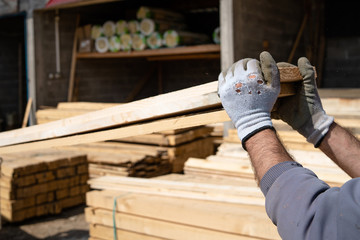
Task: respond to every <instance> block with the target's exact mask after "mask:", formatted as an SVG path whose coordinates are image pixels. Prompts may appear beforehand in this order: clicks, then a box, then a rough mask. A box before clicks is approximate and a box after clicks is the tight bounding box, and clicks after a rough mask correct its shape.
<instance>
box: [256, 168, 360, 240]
mask: <svg viewBox="0 0 360 240" xmlns="http://www.w3.org/2000/svg"><path fill="white" fill-rule="evenodd" d="M260 186H261V189H262V191H263V193H264V195H265V196H266V203H265V207H266V212H267V214H268V215H269V217H270V219H271V220H272V221H273V223H274V224H275V225H277V228H278V232H279V234H280V236H281V237H282V238H283V239H359V236H360V178H356V179H352V180H350V181H348V182H347V183H345V184H344V185H343V186H342V187H341V188H336V187H334V188H330V187H329V186H328V185H327V184H326V183H325V182H323V181H321V180H320V179H318V178H317V176H316V175H315V173H313V172H312V171H310V170H308V169H306V168H303V167H302V166H301V165H300V164H294V162H285V163H280V164H278V165H276V166H274V167H273V168H271V169H270V170H269V171H268V172H267V173H266V174H265V176H264V177H263V179H262V180H261V183H260Z"/></svg>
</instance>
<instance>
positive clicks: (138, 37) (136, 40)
mask: <svg viewBox="0 0 360 240" xmlns="http://www.w3.org/2000/svg"><path fill="white" fill-rule="evenodd" d="M132 48H133V49H134V50H136V51H140V50H144V49H145V48H146V37H145V36H144V35H143V34H141V33H135V34H133V35H132Z"/></svg>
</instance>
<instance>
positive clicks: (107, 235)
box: [85, 174, 280, 240]
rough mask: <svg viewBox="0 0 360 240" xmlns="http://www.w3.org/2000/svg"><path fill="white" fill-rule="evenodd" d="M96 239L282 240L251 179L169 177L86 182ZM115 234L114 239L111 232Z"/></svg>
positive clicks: (89, 217) (88, 218) (88, 216)
mask: <svg viewBox="0 0 360 240" xmlns="http://www.w3.org/2000/svg"><path fill="white" fill-rule="evenodd" d="M90 185H91V187H92V188H94V189H105V190H102V191H98V190H95V191H91V192H89V193H88V194H87V205H88V208H87V209H86V210H85V216H86V221H87V222H89V224H90V238H94V239H99V240H100V239H116V237H117V239H214V240H218V239H224V240H225V239H247V240H250V239H280V237H279V235H278V233H277V230H276V227H275V226H274V225H273V224H272V222H271V221H270V219H269V218H268V217H267V215H266V212H265V208H264V202H265V201H264V197H263V196H262V193H261V192H260V190H259V188H258V187H257V186H256V183H255V181H254V180H253V179H241V178H237V179H231V180H228V179H214V178H209V177H198V176H188V175H179V174H171V175H166V176H161V177H158V178H155V179H146V180H144V179H136V178H121V177H102V178H98V179H92V180H90ZM114 230H116V236H115V232H114Z"/></svg>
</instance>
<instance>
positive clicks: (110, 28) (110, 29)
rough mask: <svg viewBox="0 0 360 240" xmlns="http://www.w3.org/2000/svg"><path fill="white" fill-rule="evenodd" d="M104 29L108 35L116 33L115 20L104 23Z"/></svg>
mask: <svg viewBox="0 0 360 240" xmlns="http://www.w3.org/2000/svg"><path fill="white" fill-rule="evenodd" d="M103 29H104V34H105V36H106V37H112V36H113V35H114V34H115V29H116V27H115V23H114V22H113V21H107V22H105V23H104V25H103Z"/></svg>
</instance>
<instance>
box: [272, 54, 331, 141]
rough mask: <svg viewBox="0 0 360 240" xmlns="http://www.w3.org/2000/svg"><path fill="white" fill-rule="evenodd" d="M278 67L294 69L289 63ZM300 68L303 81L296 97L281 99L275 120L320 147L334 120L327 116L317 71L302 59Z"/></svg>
mask: <svg viewBox="0 0 360 240" xmlns="http://www.w3.org/2000/svg"><path fill="white" fill-rule="evenodd" d="M278 67H294V65H292V64H289V63H278ZM298 67H299V71H300V74H301V76H302V77H303V81H302V83H301V86H300V89H298V91H297V93H296V95H295V96H291V97H288V98H284V99H280V101H279V106H278V108H277V110H276V112H273V113H272V115H271V116H272V117H273V118H275V119H281V120H283V121H284V122H286V123H288V124H289V125H290V126H291V127H292V128H293V129H294V130H297V131H298V132H299V133H300V134H301V135H303V136H304V137H305V138H306V140H307V141H308V142H310V143H312V144H314V146H315V147H318V146H319V145H320V143H321V140H322V139H323V138H324V137H325V135H326V133H327V132H328V131H329V127H330V125H331V124H332V123H333V122H334V118H333V117H330V116H328V115H326V113H325V111H324V109H323V107H322V104H321V100H320V97H319V94H318V91H317V87H316V82H315V71H314V68H313V67H312V66H311V64H310V62H309V60H308V59H307V58H305V57H302V58H300V59H299V60H298Z"/></svg>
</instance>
